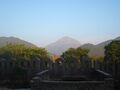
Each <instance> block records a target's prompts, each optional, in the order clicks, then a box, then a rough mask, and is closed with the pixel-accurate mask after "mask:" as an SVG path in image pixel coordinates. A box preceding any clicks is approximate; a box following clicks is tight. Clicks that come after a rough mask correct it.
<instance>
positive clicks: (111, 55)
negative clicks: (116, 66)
mask: <svg viewBox="0 0 120 90" xmlns="http://www.w3.org/2000/svg"><path fill="white" fill-rule="evenodd" d="M105 60H110V61H116V60H120V40H116V41H112V42H111V43H110V44H109V45H107V46H106V47H105Z"/></svg>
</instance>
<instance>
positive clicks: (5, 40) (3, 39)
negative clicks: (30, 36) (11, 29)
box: [0, 37, 36, 47]
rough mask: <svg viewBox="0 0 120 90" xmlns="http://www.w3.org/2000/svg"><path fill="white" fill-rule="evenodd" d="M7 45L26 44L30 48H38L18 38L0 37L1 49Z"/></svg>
mask: <svg viewBox="0 0 120 90" xmlns="http://www.w3.org/2000/svg"><path fill="white" fill-rule="evenodd" d="M7 43H14V44H25V45H26V46H29V47H36V46H35V45H34V44H32V43H30V42H27V41H24V40H21V39H19V38H16V37H0V47H2V46H5V45H6V44H7Z"/></svg>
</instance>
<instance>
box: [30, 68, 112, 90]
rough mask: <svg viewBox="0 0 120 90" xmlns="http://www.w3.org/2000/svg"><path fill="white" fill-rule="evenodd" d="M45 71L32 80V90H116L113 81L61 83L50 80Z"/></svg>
mask: <svg viewBox="0 0 120 90" xmlns="http://www.w3.org/2000/svg"><path fill="white" fill-rule="evenodd" d="M48 75H49V71H48V70H45V71H43V72H41V73H39V75H37V76H36V77H34V78H33V79H32V80H31V90H114V86H113V79H111V78H106V79H105V80H103V81H61V80H51V79H50V78H48Z"/></svg>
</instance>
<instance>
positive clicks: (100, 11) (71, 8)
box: [0, 0, 120, 46]
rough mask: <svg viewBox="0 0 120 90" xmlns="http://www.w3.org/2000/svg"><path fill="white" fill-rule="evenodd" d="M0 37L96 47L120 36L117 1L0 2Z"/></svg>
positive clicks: (119, 1)
mask: <svg viewBox="0 0 120 90" xmlns="http://www.w3.org/2000/svg"><path fill="white" fill-rule="evenodd" d="M0 36H7V37H9V36H14V37H18V38H21V39H24V40H26V41H29V42H32V43H34V44H36V45H38V46H46V45H47V44H49V43H51V42H54V41H56V40H57V39H60V38H61V37H64V36H69V37H72V38H74V39H77V40H79V41H80V42H81V43H82V44H83V43H93V44H97V43H100V42H102V41H105V40H109V39H113V38H116V37H118V36H120V0H0Z"/></svg>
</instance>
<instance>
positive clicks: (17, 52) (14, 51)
mask: <svg viewBox="0 0 120 90" xmlns="http://www.w3.org/2000/svg"><path fill="white" fill-rule="evenodd" d="M48 57H49V54H48V52H47V51H46V50H45V49H44V48H37V47H33V48H31V47H27V46H25V45H22V44H7V45H6V46H4V47H1V48H0V58H3V59H7V60H20V59H22V60H31V59H33V58H48Z"/></svg>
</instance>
